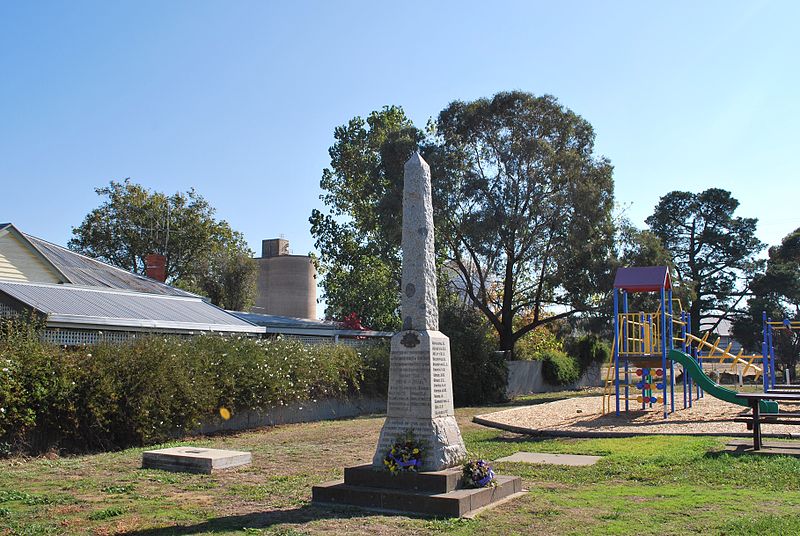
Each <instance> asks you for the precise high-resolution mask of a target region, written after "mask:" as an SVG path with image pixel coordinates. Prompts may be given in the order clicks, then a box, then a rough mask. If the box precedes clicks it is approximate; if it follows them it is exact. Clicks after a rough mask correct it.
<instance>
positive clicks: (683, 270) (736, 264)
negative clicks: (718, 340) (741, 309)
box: [645, 188, 764, 326]
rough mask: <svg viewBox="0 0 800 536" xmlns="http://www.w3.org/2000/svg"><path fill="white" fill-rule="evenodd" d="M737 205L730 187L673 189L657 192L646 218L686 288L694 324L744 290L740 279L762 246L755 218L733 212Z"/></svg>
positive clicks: (719, 312)
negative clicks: (662, 194) (695, 190)
mask: <svg viewBox="0 0 800 536" xmlns="http://www.w3.org/2000/svg"><path fill="white" fill-rule="evenodd" d="M738 206H739V201H737V200H736V199H735V198H734V197H733V196H732V195H731V193H730V192H729V191H727V190H722V189H720V188H709V189H708V190H705V191H703V192H700V193H697V194H695V193H692V192H683V191H673V192H669V193H668V194H666V195H665V196H663V197H661V199H660V200H659V202H658V205H656V207H655V210H654V212H653V214H652V215H651V216H649V217H648V218H647V219H646V220H645V222H646V223H647V225H649V226H650V229H651V230H652V232H653V233H655V235H656V236H658V237H659V238H660V239H661V240H662V241H663V243H664V245H665V247H666V248H667V250H668V251H669V252H670V254H671V255H672V264H673V266H674V269H675V272H676V274H677V276H678V284H679V285H681V286H683V287H686V288H687V289H689V291H690V294H691V303H690V306H689V312H690V313H691V315H692V322H693V324H694V325H695V326H698V325H700V321H701V320H703V319H708V318H719V317H720V316H722V315H723V314H724V311H725V309H726V308H727V307H728V306H730V305H731V304H733V303H734V298H735V297H736V296H737V294H738V295H739V296H740V295H741V293H742V292H743V291H744V289H743V288H742V287H743V285H742V284H741V282H742V281H743V279H744V275H745V274H746V273H748V271H752V269H753V266H754V263H755V260H756V255H757V254H758V253H759V252H760V251H761V250H762V249H763V248H764V244H762V243H761V242H760V241H759V240H758V239H757V238H756V236H755V231H756V223H757V221H758V220H756V219H755V218H742V217H735V216H734V215H733V214H734V212H735V211H736V209H737V208H738Z"/></svg>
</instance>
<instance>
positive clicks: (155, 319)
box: [0, 281, 265, 333]
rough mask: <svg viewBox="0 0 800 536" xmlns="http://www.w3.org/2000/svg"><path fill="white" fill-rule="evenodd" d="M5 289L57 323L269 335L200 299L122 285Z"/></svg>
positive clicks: (3, 284)
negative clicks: (145, 290)
mask: <svg viewBox="0 0 800 536" xmlns="http://www.w3.org/2000/svg"><path fill="white" fill-rule="evenodd" d="M0 293H5V294H7V295H8V296H10V297H12V298H14V299H16V300H18V301H20V302H22V303H23V304H25V305H27V306H28V307H31V308H33V309H35V310H37V311H39V312H41V313H43V314H46V315H47V324H48V326H51V327H76V328H81V327H83V328H87V327H102V326H107V327H113V328H115V329H123V330H125V329H130V330H169V331H226V332H236V333H264V331H265V330H264V328H262V327H259V326H255V325H253V324H251V323H250V322H247V321H245V320H243V319H241V318H238V317H236V316H234V315H232V314H230V313H228V312H227V311H224V310H223V309H220V308H219V307H216V306H214V305H211V304H209V303H206V302H204V301H203V300H201V299H200V298H196V297H185V296H165V295H158V294H148V293H143V292H134V291H127V290H118V289H113V290H112V289H105V288H97V287H83V286H76V285H51V284H45V283H17V282H10V281H0Z"/></svg>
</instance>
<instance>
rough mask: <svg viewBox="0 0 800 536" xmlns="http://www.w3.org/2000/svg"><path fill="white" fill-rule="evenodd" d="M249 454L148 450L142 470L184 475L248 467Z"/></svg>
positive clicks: (176, 448)
mask: <svg viewBox="0 0 800 536" xmlns="http://www.w3.org/2000/svg"><path fill="white" fill-rule="evenodd" d="M251 461H252V455H251V454H250V453H249V452H242V451H238V450H221V449H209V448H202V447H173V448H169V449H159V450H148V451H146V452H143V453H142V468H144V469H162V470H164V471H177V472H184V473H205V474H211V473H212V472H215V471H219V470H222V469H231V468H233V467H239V466H240V465H248V464H249V463H250V462H251Z"/></svg>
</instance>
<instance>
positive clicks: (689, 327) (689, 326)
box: [683, 313, 696, 408]
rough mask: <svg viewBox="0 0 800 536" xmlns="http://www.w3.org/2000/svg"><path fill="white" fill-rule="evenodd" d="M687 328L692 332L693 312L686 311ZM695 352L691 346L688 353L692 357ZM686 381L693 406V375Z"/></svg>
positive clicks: (690, 404) (684, 372)
mask: <svg viewBox="0 0 800 536" xmlns="http://www.w3.org/2000/svg"><path fill="white" fill-rule="evenodd" d="M686 330H687V331H688V332H689V333H691V332H692V314H691V313H686ZM695 352H696V350H694V349H692V348H690V350H689V351H688V352H687V353H688V354H689V355H691V356H692V357H694V356H695ZM683 375H684V376H687V374H686V371H685V370H684V371H683ZM686 381H687V383H688V385H689V407H690V408H691V407H692V390H693V387H692V377H691V376H689V378H687V380H686Z"/></svg>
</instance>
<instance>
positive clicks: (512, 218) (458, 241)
mask: <svg viewBox="0 0 800 536" xmlns="http://www.w3.org/2000/svg"><path fill="white" fill-rule="evenodd" d="M334 137H335V140H336V141H335V144H334V145H333V147H331V149H330V155H331V167H330V168H329V169H327V170H325V171H324V172H323V177H322V180H321V186H322V188H323V190H324V191H325V193H324V194H323V195H322V199H323V201H324V202H325V204H326V205H327V207H328V212H327V213H323V212H322V211H319V210H315V211H314V212H313V214H312V216H311V218H310V222H311V229H312V234H313V235H314V237H315V238H316V246H317V248H318V250H319V251H320V257H319V270H320V272H321V273H322V274H323V275H324V279H323V288H324V292H325V298H326V301H327V303H328V310H327V312H326V314H327V315H328V316H332V317H336V318H343V317H344V316H346V315H348V314H349V313H351V312H356V313H357V314H358V315H359V316H360V317H361V318H362V320H363V321H364V324H365V325H367V326H370V327H379V328H388V329H395V328H396V327H397V326H398V325H399V316H398V311H397V309H398V304H399V299H398V298H399V294H398V292H399V283H400V281H399V280H400V250H399V247H400V235H401V214H402V210H401V202H402V184H403V163H404V162H405V160H406V159H407V158H408V157H409V156H410V154H411V152H412V151H414V150H417V149H418V150H420V151H421V152H422V154H423V157H424V158H425V159H426V160H427V161H428V162H429V163H430V165H431V168H432V175H433V177H432V178H433V185H432V186H433V190H434V192H433V194H434V211H435V214H434V222H435V224H436V226H437V230H436V233H437V235H436V236H437V244H436V245H437V256H438V259H439V266H440V267H443V273H444V277H445V279H454V278H455V279H457V280H458V281H459V282H460V284H459V285H458V287H459V291H460V292H461V293H462V295H463V296H465V297H466V298H467V299H468V300H469V301H470V302H471V304H472V305H473V306H475V307H477V308H478V309H479V310H480V312H481V313H482V314H483V315H484V317H485V318H486V319H487V321H488V322H489V323H490V325H491V326H492V327H493V328H494V329H495V330H496V331H497V332H498V334H499V337H500V340H501V343H500V344H501V348H502V349H504V350H508V351H511V350H512V349H513V346H514V343H515V342H516V341H517V340H518V339H519V338H520V337H522V336H523V335H524V334H525V333H528V332H530V331H531V330H533V329H535V328H536V327H538V326H540V325H543V324H545V323H548V322H552V321H555V320H557V319H558V318H562V317H564V316H569V315H572V314H574V313H575V312H578V311H583V310H587V309H590V308H591V307H592V306H593V305H594V304H595V302H596V300H597V298H598V297H597V289H598V288H603V285H607V284H608V283H609V279H608V276H609V273H610V264H609V262H610V257H611V251H612V244H613V223H612V221H611V215H610V214H611V207H612V205H613V181H612V178H611V170H612V168H611V165H610V163H609V162H608V161H607V160H606V159H604V158H598V157H596V156H594V154H593V145H594V132H593V130H592V128H591V125H589V123H588V122H587V121H585V120H584V119H582V118H581V117H579V116H578V115H576V114H574V113H573V112H571V111H570V110H568V109H566V108H564V107H563V106H561V105H560V104H559V103H558V102H557V101H556V99H555V98H554V97H551V96H544V97H535V96H533V95H531V94H528V93H522V92H511V93H499V94H497V95H495V96H494V97H493V98H491V99H480V100H477V101H474V102H470V103H464V102H454V103H452V104H451V105H449V106H448V107H447V108H446V109H445V110H443V111H442V112H441V114H440V115H439V117H438V119H437V121H436V122H435V124H431V125H429V127H428V128H427V129H426V130H425V131H422V130H420V129H418V128H416V127H415V126H414V125H413V124H412V123H411V121H410V120H409V119H408V118H407V117H406V116H405V114H404V113H403V111H402V109H401V108H399V107H394V106H392V107H385V108H383V109H382V110H380V111H376V112H373V113H372V114H370V115H369V116H368V118H367V119H366V121H365V120H363V119H361V118H359V117H356V118H354V119H352V120H351V121H350V122H349V123H348V124H347V125H343V126H341V127H338V128H337V129H336V130H335V132H334ZM551 307H557V308H559V312H558V313H557V314H555V315H547V314H545V312H546V309H548V308H551ZM523 313H525V314H524V315H523V316H524V317H525V318H526V319H530V322H528V323H525V324H524V325H519V322H517V323H515V322H514V318H515V316H517V315H522V314H523ZM527 313H530V314H527Z"/></svg>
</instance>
